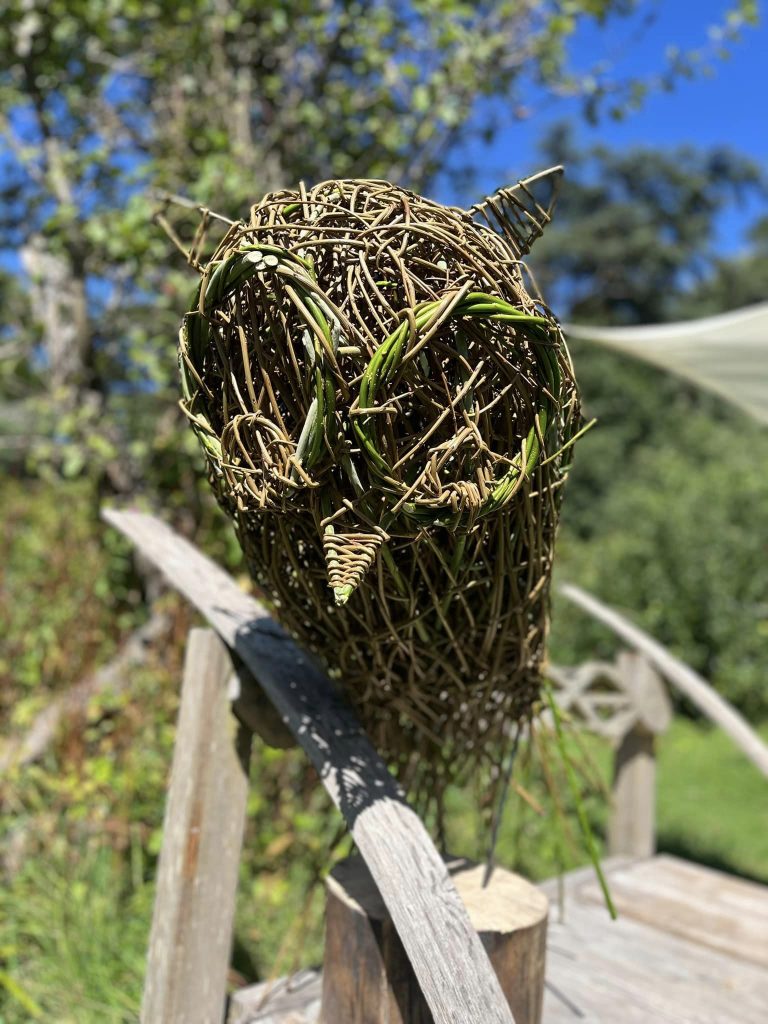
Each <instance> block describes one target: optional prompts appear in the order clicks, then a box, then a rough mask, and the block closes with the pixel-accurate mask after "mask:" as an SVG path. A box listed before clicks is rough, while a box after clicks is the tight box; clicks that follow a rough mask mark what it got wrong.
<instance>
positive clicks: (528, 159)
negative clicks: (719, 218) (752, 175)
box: [479, 0, 768, 247]
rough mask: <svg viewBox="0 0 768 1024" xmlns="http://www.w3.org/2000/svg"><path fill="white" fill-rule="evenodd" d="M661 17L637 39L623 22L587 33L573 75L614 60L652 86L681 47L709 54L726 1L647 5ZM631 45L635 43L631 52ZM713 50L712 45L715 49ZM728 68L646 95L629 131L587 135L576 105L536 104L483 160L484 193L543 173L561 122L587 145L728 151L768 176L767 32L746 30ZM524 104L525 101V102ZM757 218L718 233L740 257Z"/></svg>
mask: <svg viewBox="0 0 768 1024" xmlns="http://www.w3.org/2000/svg"><path fill="white" fill-rule="evenodd" d="M644 6H645V8H646V10H654V11H656V12H657V17H656V20H655V21H654V23H653V24H652V25H651V26H650V27H649V28H648V29H647V30H646V31H644V32H642V33H640V34H635V35H633V23H632V22H627V21H623V20H620V19H619V20H617V21H615V22H614V23H612V24H611V25H610V26H608V27H607V28H602V29H598V28H594V27H586V28H583V29H581V30H580V31H579V32H578V33H577V35H576V37H575V38H574V40H573V46H572V52H573V53H578V55H579V58H578V61H577V62H574V63H576V64H577V66H578V67H579V68H580V69H587V68H589V67H590V66H592V65H593V64H595V63H596V62H598V61H601V60H604V59H615V73H616V75H617V76H621V75H641V76H648V75H651V74H653V73H654V72H658V71H661V70H662V69H663V68H664V66H665V57H664V54H665V50H666V48H667V46H668V45H671V44H674V45H677V46H678V47H679V48H680V49H681V50H684V51H686V50H693V49H700V48H703V47H706V46H707V45H708V44H709V40H708V35H707V30H708V28H709V26H712V25H715V24H718V23H721V22H722V19H723V13H724V11H725V9H726V7H727V4H726V2H724V0H699V2H697V3H695V4H693V3H690V2H687V0H661V2H659V3H657V4H653V3H649V4H647V5H644ZM628 40H629V42H628ZM710 45H711V44H710ZM730 49H731V53H732V55H731V57H730V59H729V60H717V59H716V60H714V61H713V62H712V67H713V71H714V74H713V76H712V77H711V78H705V77H701V76H699V77H697V78H696V79H694V80H692V81H687V80H680V81H679V83H678V85H677V87H676V89H675V91H674V92H672V93H661V92H659V93H655V94H653V95H650V96H649V97H648V98H647V100H646V102H645V104H644V105H643V107H642V109H641V110H640V111H638V112H636V113H633V114H630V115H629V116H628V117H627V118H626V119H625V120H624V121H622V122H615V121H612V120H610V119H609V118H604V119H602V120H601V121H600V122H599V124H598V125H596V126H595V127H590V126H589V125H587V124H586V123H585V122H584V119H583V118H582V117H581V111H580V105H579V103H578V102H577V101H575V100H556V101H550V102H548V103H542V102H541V100H540V99H539V98H537V96H536V95H535V93H534V94H532V95H531V97H530V107H531V109H532V112H533V114H534V115H535V116H532V117H531V118H529V119H528V120H527V121H522V122H519V121H518V122H512V123H510V125H509V127H508V128H506V129H503V130H502V131H501V133H500V134H499V136H498V137H497V139H496V140H495V142H494V143H493V145H492V146H490V147H489V148H488V150H487V152H486V153H485V154H483V158H482V167H483V171H482V173H481V175H480V180H479V186H480V189H481V190H482V191H483V193H485V192H488V191H492V190H493V189H494V188H496V187H497V186H498V185H500V184H503V183H506V182H509V181H511V180H516V179H517V178H519V177H521V176H524V175H526V174H530V173H532V172H533V171H535V170H538V169H540V160H539V158H538V156H537V153H536V145H537V142H538V139H539V138H540V137H541V135H542V133H543V130H544V129H545V128H546V126H547V125H548V124H551V123H553V122H555V121H559V120H562V119H567V120H569V121H571V122H572V123H573V124H574V125H576V126H577V129H578V137H579V138H580V140H581V141H582V142H583V143H584V144H586V145H589V144H591V143H595V142H600V143H604V144H606V145H609V146H616V147H625V146H626V147H630V146H635V145H649V146H659V147H665V146H675V145H679V144H682V143H690V144H694V145H697V146H702V147H707V146H715V145H723V144H725V145H729V146H732V147H733V148H734V149H737V150H740V151H741V152H743V153H745V154H747V155H749V156H751V157H753V159H755V160H757V161H759V162H760V163H761V164H762V165H763V167H764V168H765V170H766V173H768V24H766V23H765V22H763V23H762V24H761V25H760V26H758V27H757V28H745V29H744V30H743V32H742V38H741V41H740V42H738V43H735V44H733V45H732V46H731V47H730ZM527 100H528V98H527V97H526V101H527ZM753 212H754V211H752V210H745V211H742V212H741V213H739V212H738V211H732V212H730V213H728V214H727V215H726V217H725V220H724V223H723V224H722V225H721V229H722V234H723V236H724V241H725V242H726V244H727V245H728V247H735V246H737V245H738V242H739V240H740V229H741V228H742V226H743V225H744V223H745V222H747V221H748V220H749V219H750V216H751V215H752V213H753Z"/></svg>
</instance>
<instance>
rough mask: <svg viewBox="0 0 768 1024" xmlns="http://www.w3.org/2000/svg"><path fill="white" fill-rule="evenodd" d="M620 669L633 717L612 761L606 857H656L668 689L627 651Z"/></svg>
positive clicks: (640, 659)
mask: <svg viewBox="0 0 768 1024" xmlns="http://www.w3.org/2000/svg"><path fill="white" fill-rule="evenodd" d="M618 670H619V673H620V675H621V678H622V681H623V683H624V685H625V687H626V689H627V692H628V693H629V694H630V695H631V697H632V702H633V708H634V711H635V718H634V722H633V724H632V726H631V728H630V729H629V730H628V731H627V732H625V733H624V735H623V736H621V737H620V738H619V743H618V746H617V748H616V753H615V755H614V762H613V787H612V794H611V795H612V810H611V816H610V819H609V822H608V855H609V856H610V857H616V856H620V855H628V856H632V857H652V856H653V854H654V853H655V852H656V736H657V735H658V734H659V733H662V732H664V731H665V730H666V729H667V728H668V726H669V723H670V720H671V717H672V709H671V705H670V702H669V698H668V697H667V693H666V690H665V689H664V684H663V682H662V681H661V679H660V677H659V676H658V674H657V673H656V671H655V670H654V668H653V666H652V665H650V664H649V663H648V661H647V660H646V658H644V657H643V656H642V655H639V654H632V653H630V652H628V651H624V652H622V653H621V654H620V655H619V658H618Z"/></svg>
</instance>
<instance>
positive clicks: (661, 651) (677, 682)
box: [559, 583, 768, 775]
mask: <svg viewBox="0 0 768 1024" xmlns="http://www.w3.org/2000/svg"><path fill="white" fill-rule="evenodd" d="M559 589H560V593H561V594H563V595H564V596H565V597H567V598H568V599H569V600H570V601H573V602H574V604H577V605H578V606H579V607H580V608H583V609H584V610H585V611H586V612H589V614H590V615H592V616H593V617H594V618H596V619H597V620H598V621H599V622H603V623H605V625H606V626H608V627H610V629H612V630H613V631H614V633H616V634H617V636H620V637H621V638H622V640H625V641H626V642H627V643H628V644H629V645H630V646H631V647H634V648H635V650H637V651H640V652H641V654H644V655H645V657H646V658H647V659H648V660H649V661H650V663H651V664H652V665H653V666H654V667H655V668H656V669H657V670H658V671H659V672H660V673H661V675H663V676H664V678H665V679H667V680H668V681H669V682H670V683H672V685H673V686H676V687H677V689H678V690H680V692H681V693H684V694H685V695H686V697H688V698H689V700H691V701H693V703H694V704H695V705H696V706H697V707H698V708H699V710H700V711H702V712H703V713H704V714H705V715H706V716H707V718H709V719H710V720H711V721H713V722H714V723H715V725H719V726H720V728H721V729H722V730H723V731H724V732H726V733H728V735H729V736H730V737H731V739H732V740H733V741H734V743H736V745H737V746H738V747H739V748H740V749H741V750H743V752H744V753H745V754H746V756H747V757H748V758H749V759H750V761H752V763H753V764H755V765H757V767H758V768H759V769H760V771H761V772H762V773H763V775H768V746H766V745H765V743H763V741H762V740H761V739H760V737H759V736H758V735H757V733H756V732H755V731H754V729H752V727H751V726H750V725H749V723H748V722H747V721H746V719H745V718H743V717H742V716H741V715H740V714H739V713H738V711H736V709H735V708H733V707H732V706H731V705H730V704H729V703H728V701H726V700H723V698H722V697H721V696H720V695H719V694H718V693H716V692H715V690H713V689H712V687H711V686H710V685H709V684H708V683H707V682H706V680H704V679H702V678H701V676H700V675H698V673H696V672H694V671H693V669H692V668H690V667H689V666H688V665H686V664H685V663H684V662H682V661H680V660H679V658H676V657H675V656H674V655H673V654H670V652H669V651H668V650H667V649H666V648H665V647H662V645H661V644H660V643H658V642H657V641H656V640H654V639H653V637H650V636H648V634H647V633H645V632H643V630H642V629H639V628H638V627H637V626H635V625H633V624H632V623H631V622H629V620H628V619H625V618H624V616H623V615H620V614H619V613H618V612H617V611H615V610H614V609H613V608H609V607H608V606H607V605H604V604H603V603H602V601H598V599H597V598H596V597H593V596H592V594H587V593H586V592H585V591H584V590H582V589H581V588H580V587H574V586H573V585H572V584H570V583H564V584H562V585H561V586H560V588H559Z"/></svg>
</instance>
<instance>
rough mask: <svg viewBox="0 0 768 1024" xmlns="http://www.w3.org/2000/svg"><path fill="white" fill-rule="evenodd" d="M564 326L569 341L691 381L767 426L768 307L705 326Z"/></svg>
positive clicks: (728, 315) (713, 320)
mask: <svg viewBox="0 0 768 1024" xmlns="http://www.w3.org/2000/svg"><path fill="white" fill-rule="evenodd" d="M563 326H564V330H565V333H566V335H567V336H568V337H570V338H581V339H583V340H585V341H593V342H596V343H597V344H599V345H605V346H606V347H608V348H612V349H616V350H617V351H619V352H624V353H626V354H627V355H631V356H634V357H635V358H637V359H644V360H645V361H646V362H649V363H653V364H655V365H656V366H660V367H662V368H663V369H665V370H669V371H670V372H672V373H676V374H679V375H680V376H682V377H687V378H688V380H691V381H694V382H695V383H696V384H699V385H700V386H701V387H703V388H708V389H709V390H710V391H715V392H716V393H717V394H719V395H721V396H722V397H723V398H726V399H728V400H729V401H731V402H733V403H734V404H735V405H738V406H739V407H740V408H741V409H743V410H744V411H745V412H747V413H749V414H750V415H751V416H754V418H755V419H757V420H760V421H761V422H763V423H768V302H761V303H759V304H758V305H756V306H747V307H746V308H744V309H738V310H735V311H734V312H732V313H722V314H720V315H719V316H711V317H705V318H704V319H702V320H686V321H683V322H681V323H672V324H654V325H653V326H647V327H646V326H642V327H589V326H585V325H583V324H564V325H563Z"/></svg>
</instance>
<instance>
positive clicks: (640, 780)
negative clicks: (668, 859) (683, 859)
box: [608, 725, 656, 857]
mask: <svg viewBox="0 0 768 1024" xmlns="http://www.w3.org/2000/svg"><path fill="white" fill-rule="evenodd" d="M655 747H656V740H655V737H654V736H653V733H650V732H648V731H647V730H646V729H644V728H643V727H642V726H639V725H636V726H635V727H634V728H632V729H630V730H629V732H628V733H626V734H625V735H624V736H623V737H622V739H621V741H620V743H619V745H618V747H617V748H616V753H615V755H614V760H613V786H612V789H611V801H612V808H611V815H610V818H609V820H608V856H609V857H618V856H620V855H622V854H623V855H628V856H631V857H652V856H653V854H654V853H655V852H656V751H655Z"/></svg>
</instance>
